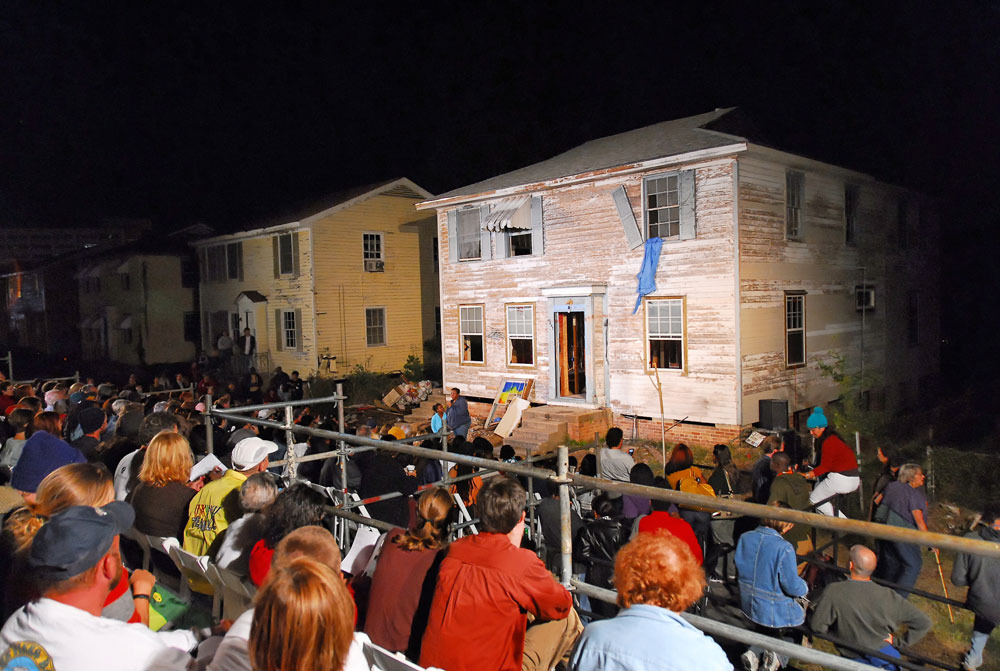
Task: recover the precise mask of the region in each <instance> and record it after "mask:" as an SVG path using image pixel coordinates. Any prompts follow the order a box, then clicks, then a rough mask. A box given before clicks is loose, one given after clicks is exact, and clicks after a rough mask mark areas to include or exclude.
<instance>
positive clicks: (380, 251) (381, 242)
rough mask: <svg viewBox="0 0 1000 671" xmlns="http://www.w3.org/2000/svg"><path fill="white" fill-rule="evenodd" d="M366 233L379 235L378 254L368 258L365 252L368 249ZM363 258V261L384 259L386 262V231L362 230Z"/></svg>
mask: <svg viewBox="0 0 1000 671" xmlns="http://www.w3.org/2000/svg"><path fill="white" fill-rule="evenodd" d="M366 235H376V236H378V256H374V257H372V258H368V257H367V256H365V254H367V253H368V250H366V249H365V236H366ZM361 259H362V261H382V262H383V263H384V262H385V233H384V232H382V231H362V232H361Z"/></svg>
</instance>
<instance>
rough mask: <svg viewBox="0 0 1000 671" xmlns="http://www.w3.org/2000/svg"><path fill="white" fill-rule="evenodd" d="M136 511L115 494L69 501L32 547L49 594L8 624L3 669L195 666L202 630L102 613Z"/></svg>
mask: <svg viewBox="0 0 1000 671" xmlns="http://www.w3.org/2000/svg"><path fill="white" fill-rule="evenodd" d="M134 519H135V513H134V512H133V511H132V507H131V506H130V505H128V504H127V503H122V502H119V501H115V502H112V503H109V504H108V505H106V506H104V507H103V508H93V507H90V506H74V507H71V508H67V509H66V510H63V511H62V512H59V513H57V514H55V515H53V516H52V517H51V518H50V519H49V520H48V521H47V522H46V523H45V524H44V525H42V528H41V529H39V531H38V533H37V534H36V536H35V538H34V540H33V541H32V544H31V549H30V550H29V552H28V566H29V567H30V569H31V571H32V573H31V578H32V579H33V580H34V582H35V583H36V584H37V587H38V593H39V594H41V597H40V598H38V599H36V600H35V601H32V602H30V603H28V604H27V605H26V606H23V607H21V608H19V609H18V610H17V611H15V612H14V614H13V615H11V617H10V619H9V620H7V623H6V624H5V625H4V626H3V629H0V669H8V668H12V669H18V668H29V669H30V668H36V669H52V668H55V669H58V670H59V671H93V670H94V669H100V670H101V671H129V670H135V669H147V668H154V667H155V668H157V669H189V668H192V664H193V659H192V657H191V655H190V654H189V651H191V650H193V649H194V648H195V646H196V645H197V643H198V640H197V638H196V636H195V634H194V632H192V631H172V632H166V633H154V632H152V631H150V630H149V629H148V628H147V627H146V626H145V625H142V624H127V623H125V622H121V621H118V620H110V619H106V618H102V617H101V616H100V614H101V609H102V607H103V605H104V602H105V600H106V599H107V596H108V594H109V593H110V592H111V588H112V587H113V586H114V585H116V584H118V580H119V579H120V578H121V571H122V560H121V553H120V551H119V547H118V535H119V534H121V533H122V532H124V531H126V530H127V529H128V528H130V527H131V526H132V522H133V520H134ZM134 596H135V598H147V599H148V598H149V595H148V594H146V595H143V594H135V595H134Z"/></svg>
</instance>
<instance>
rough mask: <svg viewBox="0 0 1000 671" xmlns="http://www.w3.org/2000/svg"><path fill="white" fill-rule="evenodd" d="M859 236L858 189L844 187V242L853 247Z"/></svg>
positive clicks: (852, 186)
mask: <svg viewBox="0 0 1000 671" xmlns="http://www.w3.org/2000/svg"><path fill="white" fill-rule="evenodd" d="M857 235H858V187H856V186H854V185H851V184H848V185H847V186H845V187H844V242H846V243H847V244H849V245H853V244H854V242H855V239H856V238H857Z"/></svg>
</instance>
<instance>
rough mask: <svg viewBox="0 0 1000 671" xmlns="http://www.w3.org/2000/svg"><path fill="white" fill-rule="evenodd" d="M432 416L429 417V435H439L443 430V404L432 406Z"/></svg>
mask: <svg viewBox="0 0 1000 671" xmlns="http://www.w3.org/2000/svg"><path fill="white" fill-rule="evenodd" d="M433 410H434V414H433V415H431V433H441V429H442V428H444V404H443V403H435V404H434V408H433Z"/></svg>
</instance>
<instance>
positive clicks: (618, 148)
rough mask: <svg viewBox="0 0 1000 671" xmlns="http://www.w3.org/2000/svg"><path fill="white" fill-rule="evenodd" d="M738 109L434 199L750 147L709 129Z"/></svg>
mask: <svg viewBox="0 0 1000 671" xmlns="http://www.w3.org/2000/svg"><path fill="white" fill-rule="evenodd" d="M734 110H736V108H735V107H729V108H725V109H717V110H715V111H713V112H707V113H705V114H698V115H696V116H690V117H685V118H683V119H674V120H672V121H663V122H661V123H658V124H653V125H652V126H646V127H645V128H638V129H636V130H630V131H627V132H625V133H619V134H617V135H610V136H608V137H602V138H599V139H597V140H591V141H589V142H585V143H584V144H581V145H580V146H578V147H574V148H573V149H570V150H569V151H565V152H563V153H561V154H558V155H557V156H553V157H552V158H550V159H547V160H545V161H542V162H541V163H535V164H534V165H529V166H527V167H525V168H520V169H518V170H514V171H513V172H508V173H505V174H503V175H498V176H496V177H491V178H490V179H486V180H483V181H481V182H476V183H475V184H470V185H468V186H463V187H462V188H460V189H454V190H453V191H448V192H447V193H442V194H440V195H439V196H437V197H436V198H434V199H433V200H441V199H446V198H454V197H456V196H471V195H475V194H481V193H485V192H493V191H499V190H501V189H509V188H513V187H517V186H521V185H525V184H535V183H538V182H545V181H548V180H552V179H558V178H560V177H570V176H572V175H579V174H583V173H588V172H593V171H595V170H603V169H607V168H613V167H616V166H621V165H628V164H631V163H639V162H642V161H649V160H652V159H657V158H665V157H668V156H674V155H677V154H686V153H689V152H693V151H699V150H705V149H715V148H719V147H727V146H730V145H733V144H734V143H739V142H746V141H747V140H746V138H744V137H741V136H740V135H735V134H732V133H729V132H725V131H723V130H722V126H727V124H719V125H720V129H719V130H715V129H712V128H709V127H708V126H710V125H711V124H713V123H714V122H717V121H720V120H721V119H722V118H723V117H725V116H727V115H730V113H732V112H734ZM734 116H741V115H738V114H737V115H734ZM728 125H729V126H732V127H734V128H735V127H739V126H740V124H728ZM427 202H432V201H425V203H421V204H420V206H423V205H425V204H426V203H427ZM420 206H418V207H420Z"/></svg>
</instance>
